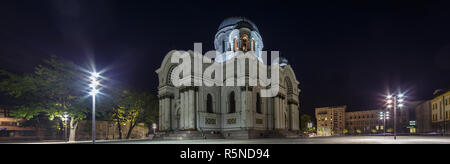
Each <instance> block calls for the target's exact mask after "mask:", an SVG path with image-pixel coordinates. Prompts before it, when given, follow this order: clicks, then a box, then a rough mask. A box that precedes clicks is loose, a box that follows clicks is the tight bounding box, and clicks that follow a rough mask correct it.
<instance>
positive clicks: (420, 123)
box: [415, 101, 433, 133]
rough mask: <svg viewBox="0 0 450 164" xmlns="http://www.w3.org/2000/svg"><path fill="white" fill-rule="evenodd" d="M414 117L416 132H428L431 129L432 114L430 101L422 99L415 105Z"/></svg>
mask: <svg viewBox="0 0 450 164" xmlns="http://www.w3.org/2000/svg"><path fill="white" fill-rule="evenodd" d="M415 117H416V129H417V133H429V132H432V131H433V129H432V128H431V118H432V116H431V103H430V101H424V102H422V103H420V104H418V105H417V106H416V108H415Z"/></svg>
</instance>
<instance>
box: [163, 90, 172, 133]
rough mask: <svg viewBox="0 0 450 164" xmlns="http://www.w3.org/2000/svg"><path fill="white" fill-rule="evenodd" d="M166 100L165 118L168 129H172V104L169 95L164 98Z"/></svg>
mask: <svg viewBox="0 0 450 164" xmlns="http://www.w3.org/2000/svg"><path fill="white" fill-rule="evenodd" d="M164 101H165V103H164V104H165V105H166V111H165V112H164V115H165V118H164V121H165V122H166V129H167V130H170V128H171V127H170V121H171V120H170V111H171V106H170V98H169V97H167V98H165V99H164Z"/></svg>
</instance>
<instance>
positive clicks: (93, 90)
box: [89, 72, 100, 144]
mask: <svg viewBox="0 0 450 164" xmlns="http://www.w3.org/2000/svg"><path fill="white" fill-rule="evenodd" d="M99 77H100V74H99V73H97V72H91V76H90V77H89V79H90V82H91V83H90V84H89V87H90V88H91V91H90V92H89V95H91V96H92V144H95V95H97V93H99V92H100V91H99V90H98V89H97V87H98V86H99V85H100V82H99V81H98V78H99Z"/></svg>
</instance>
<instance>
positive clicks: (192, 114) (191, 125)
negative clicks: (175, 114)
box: [188, 89, 195, 130]
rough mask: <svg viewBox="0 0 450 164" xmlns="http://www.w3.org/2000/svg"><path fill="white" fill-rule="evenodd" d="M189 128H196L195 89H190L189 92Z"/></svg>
mask: <svg viewBox="0 0 450 164" xmlns="http://www.w3.org/2000/svg"><path fill="white" fill-rule="evenodd" d="M188 94H189V129H191V130H194V127H195V125H194V124H195V122H194V119H195V112H194V105H195V103H194V100H195V97H194V96H195V95H194V90H193V89H190V90H189V92H188Z"/></svg>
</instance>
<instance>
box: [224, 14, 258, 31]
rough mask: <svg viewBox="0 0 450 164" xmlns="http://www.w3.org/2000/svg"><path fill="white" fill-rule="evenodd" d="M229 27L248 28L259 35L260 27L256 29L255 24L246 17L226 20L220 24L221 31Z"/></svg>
mask: <svg viewBox="0 0 450 164" xmlns="http://www.w3.org/2000/svg"><path fill="white" fill-rule="evenodd" d="M228 26H241V27H247V28H249V29H251V30H255V31H256V32H258V33H259V30H258V27H256V25H255V23H253V22H252V21H250V20H248V19H247V18H244V17H230V18H227V19H225V20H224V21H222V23H220V26H219V30H221V29H223V28H225V27H228Z"/></svg>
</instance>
